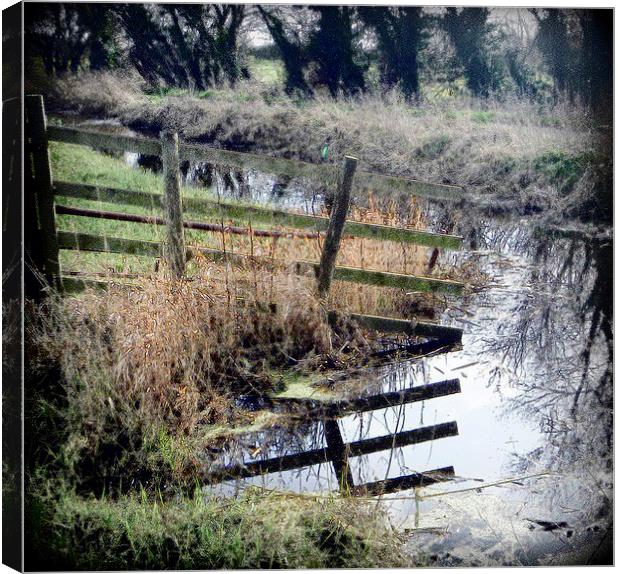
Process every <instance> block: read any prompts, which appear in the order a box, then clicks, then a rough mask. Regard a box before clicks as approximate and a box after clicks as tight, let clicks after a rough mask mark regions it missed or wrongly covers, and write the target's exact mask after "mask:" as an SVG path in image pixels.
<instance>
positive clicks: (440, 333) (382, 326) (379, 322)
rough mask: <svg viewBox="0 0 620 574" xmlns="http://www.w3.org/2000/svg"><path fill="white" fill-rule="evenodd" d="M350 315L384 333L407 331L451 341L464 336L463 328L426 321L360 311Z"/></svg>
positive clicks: (362, 323)
mask: <svg viewBox="0 0 620 574" xmlns="http://www.w3.org/2000/svg"><path fill="white" fill-rule="evenodd" d="M349 317H350V318H351V319H353V320H355V321H357V322H358V323H359V324H360V325H361V326H362V327H364V328H366V329H372V330H374V331H381V332H382V333H405V334H408V335H415V336H420V337H438V338H441V339H443V340H449V341H460V340H461V337H462V336H463V329H458V328H456V327H446V326H445V325H437V324H435V323H426V322H424V321H407V320H406V319H394V318H392V317H380V316H377V315H361V314H358V313H351V314H350V315H349Z"/></svg>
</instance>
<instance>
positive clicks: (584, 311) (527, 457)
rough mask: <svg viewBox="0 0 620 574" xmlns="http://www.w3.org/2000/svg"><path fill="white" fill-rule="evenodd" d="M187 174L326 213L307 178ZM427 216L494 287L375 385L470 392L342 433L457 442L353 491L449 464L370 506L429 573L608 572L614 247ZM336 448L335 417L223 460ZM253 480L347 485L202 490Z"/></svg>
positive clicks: (305, 476)
mask: <svg viewBox="0 0 620 574" xmlns="http://www.w3.org/2000/svg"><path fill="white" fill-rule="evenodd" d="M89 125H90V126H92V123H90V124H89ZM105 125H106V124H105V122H104V124H102V125H98V126H97V129H103V128H104V127H105ZM110 128H111V129H117V128H116V127H115V126H110ZM122 129H124V128H122ZM126 161H127V162H128V163H129V164H130V165H134V166H146V167H149V168H151V169H157V168H158V166H157V164H156V161H155V160H154V158H148V157H146V158H145V157H142V156H138V155H135V154H126ZM183 173H184V178H185V180H186V183H188V184H192V185H206V186H209V187H211V188H212V189H214V190H215V191H216V193H217V195H218V196H219V197H222V198H224V197H234V198H237V199H247V200H250V201H253V202H258V203H266V204H271V205H275V206H278V207H282V208H297V209H302V210H304V211H307V212H314V211H318V209H319V208H320V207H321V205H322V196H321V193H320V190H316V189H312V187H311V186H309V185H308V183H307V182H303V181H296V180H275V179H273V177H270V176H267V175H264V174H259V173H245V174H242V173H239V172H232V171H230V170H222V169H219V168H215V167H213V166H209V165H206V164H195V165H192V164H186V165H184V166H183ZM357 200H358V201H360V202H363V201H364V199H363V198H357ZM421 207H422V208H423V209H424V211H425V216H426V221H427V222H428V230H429V231H437V232H449V233H457V234H459V235H462V236H463V237H464V238H465V242H464V244H463V249H462V250H461V251H458V252H444V253H442V254H441V256H440V259H439V265H440V266H444V267H446V268H447V267H449V266H453V265H462V264H466V263H468V264H471V265H474V266H475V267H476V268H477V269H478V270H480V271H482V272H484V273H485V274H486V275H487V276H488V277H489V284H488V285H487V286H486V287H485V288H484V289H481V290H479V291H478V292H475V293H473V294H470V295H467V296H464V297H460V298H449V299H446V300H445V301H444V304H443V305H442V307H443V308H444V310H443V311H442V313H441V314H440V316H438V317H437V318H438V319H439V322H440V323H441V324H444V325H450V326H455V327H459V328H462V329H463V331H464V334H463V338H462V346H461V347H459V348H458V349H457V350H452V351H451V352H448V353H442V354H436V355H434V356H428V357H424V358H418V359H415V360H409V361H404V362H400V363H398V364H393V365H387V366H383V367H379V368H375V369H372V370H369V371H368V372H367V373H365V375H366V378H368V379H369V380H370V384H369V389H368V392H369V393H370V394H379V393H382V392H388V391H394V390H401V389H407V388H411V387H415V386H419V385H426V384H429V383H434V382H439V381H446V380H449V379H458V380H459V382H460V387H461V392H460V393H456V394H450V395H447V396H440V397H435V398H432V399H430V400H426V401H421V402H413V403H409V404H404V405H403V404H401V405H396V406H393V407H390V408H383V409H378V410H374V411H370V412H363V413H361V412H360V413H353V414H349V415H346V416H342V417H339V418H338V419H337V425H338V429H339V431H340V435H341V437H342V440H343V441H344V443H350V442H354V441H360V440H365V439H370V438H373V437H380V436H394V435H398V434H399V433H401V432H404V431H410V430H413V429H418V428H423V427H428V426H431V425H437V424H441V423H448V422H452V421H454V422H456V424H457V425H458V434H457V435H455V436H448V437H444V438H440V439H436V440H429V441H425V442H420V443H417V444H409V445H408V446H403V447H398V448H388V449H385V450H382V451H380V452H373V453H372V454H365V455H362V456H353V457H351V458H350V459H349V464H350V471H351V476H352V479H353V483H354V484H355V485H360V484H365V483H368V482H373V481H379V480H384V479H387V478H394V477H399V476H403V475H408V474H411V473H425V472H427V471H431V470H434V469H441V468H445V467H453V469H454V477H453V478H452V479H451V480H449V481H447V482H446V481H441V482H438V483H436V484H433V485H430V486H426V487H423V488H418V489H415V490H413V489H409V490H402V491H400V492H396V493H393V494H385V495H383V496H381V497H379V498H374V499H373V501H379V502H378V504H380V505H381V507H382V508H384V509H385V510H386V511H387V513H388V516H389V520H390V523H391V524H392V526H393V528H394V529H395V530H396V531H397V532H399V533H401V534H403V535H404V536H405V537H406V539H407V541H408V542H407V543H408V545H409V547H410V549H411V553H412V556H414V557H419V556H424V559H425V560H426V561H427V562H429V563H430V564H431V565H438V566H455V565H535V564H586V563H609V561H610V559H611V558H610V556H611V555H610V552H611V550H610V549H611V540H612V538H613V536H612V524H613V516H612V512H613V510H612V507H613V502H612V501H613V468H612V449H613V442H612V441H613V428H612V425H613V307H612V285H613V270H612V260H613V258H612V240H611V239H610V238H603V239H600V238H599V239H591V238H587V237H585V236H568V237H564V236H561V235H557V234H552V233H551V232H550V231H549V230H548V229H545V228H544V227H542V228H541V227H540V226H537V225H534V224H533V222H532V220H531V219H517V220H515V219H514V218H512V219H511V218H499V217H493V216H488V215H484V214H482V213H478V212H476V211H474V210H473V208H471V209H470V208H465V207H458V206H451V205H440V204H436V203H431V202H428V203H426V204H423V205H422V206H421ZM429 255H430V252H429ZM343 389H344V392H346V385H344V387H343ZM326 446H328V445H327V442H326V438H325V423H324V421H322V420H306V421H303V422H301V423H299V424H296V425H289V426H286V427H281V428H280V427H278V428H273V429H270V430H267V431H262V432H259V433H255V434H252V435H248V436H244V437H241V438H239V439H237V440H235V441H234V442H231V444H230V445H229V446H228V448H227V449H226V451H225V452H224V453H223V455H222V458H223V462H224V463H225V464H234V463H239V462H244V461H245V462H253V461H255V460H257V459H270V458H274V457H282V456H284V455H289V454H295V453H299V452H303V451H307V450H311V449H317V448H322V447H326ZM250 484H253V485H260V486H263V487H265V488H269V489H276V490H286V491H294V492H307V493H309V492H311V493H319V495H320V494H321V493H326V492H332V491H337V490H338V487H339V481H338V479H337V477H336V475H335V472H334V470H333V467H332V464H331V463H323V464H314V465H309V466H305V467H302V468H298V469H295V470H287V471H283V472H274V473H271V474H267V475H263V476H260V477H258V476H257V477H253V478H248V479H246V480H243V481H230V482H227V483H222V484H217V485H212V486H211V487H206V489H205V490H206V491H207V492H214V493H216V494H219V495H231V494H234V493H236V492H238V491H239V490H240V489H243V488H247V486H248V485H250ZM373 503H374V502H373Z"/></svg>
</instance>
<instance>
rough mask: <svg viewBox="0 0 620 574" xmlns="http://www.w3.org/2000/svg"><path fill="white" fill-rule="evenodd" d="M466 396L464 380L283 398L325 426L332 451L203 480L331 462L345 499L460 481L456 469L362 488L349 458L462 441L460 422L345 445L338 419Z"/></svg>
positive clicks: (222, 471)
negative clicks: (348, 396) (354, 395)
mask: <svg viewBox="0 0 620 574" xmlns="http://www.w3.org/2000/svg"><path fill="white" fill-rule="evenodd" d="M460 392H461V385H460V381H459V380H458V379H451V380H448V381H440V382H437V383H431V384H426V385H420V386H417V387H412V388H409V389H405V390H402V391H394V392H390V393H382V394H380V395H373V396H368V397H361V398H358V399H353V400H343V401H338V402H329V403H325V404H321V402H320V401H313V400H310V399H298V400H297V401H295V400H292V399H283V403H284V404H285V405H286V408H287V409H290V408H296V409H298V415H299V416H303V418H304V419H306V420H321V421H322V423H323V429H324V436H325V441H326V443H327V446H325V447H322V448H317V449H312V450H307V451H304V452H298V453H294V454H288V455H284V456H279V457H275V458H268V459H263V460H253V461H249V462H245V463H242V464H236V465H232V466H226V467H223V468H219V469H212V470H209V471H208V472H207V473H206V474H205V476H204V477H203V478H204V480H205V481H206V482H208V483H210V484H214V483H218V482H223V481H227V480H234V479H244V478H250V477H254V476H260V475H264V474H271V473H276V472H284V471H289V470H296V469H300V468H303V467H307V466H312V465H315V464H322V463H325V462H329V463H331V465H332V467H333V469H334V472H335V474H336V477H337V479H338V488H339V490H340V491H341V492H342V493H343V494H348V495H356V496H360V495H365V496H377V495H380V494H389V493H392V492H397V491H399V490H407V489H410V488H418V487H422V486H427V485H430V484H434V483H436V482H440V481H445V480H450V479H451V478H453V477H454V468H453V467H451V466H450V467H445V468H438V469H434V470H430V471H427V472H415V473H411V474H407V475H404V476H399V477H395V478H389V479H385V480H379V481H375V482H369V483H365V484H359V485H356V484H355V482H354V480H353V476H352V474H351V471H350V469H349V459H350V457H355V456H362V455H365V454H371V453H375V452H380V451H383V450H388V449H394V448H400V447H404V446H408V445H413V444H420V443H424V442H427V441H431V440H438V439H441V438H446V437H451V436H457V435H458V426H457V423H456V421H450V422H447V423H440V424H434V425H429V426H425V427H422V428H417V429H413V430H407V431H400V432H397V433H393V434H389V435H385V436H379V437H374V438H368V439H364V440H359V441H355V442H351V443H345V442H344V441H343V439H342V435H341V433H340V429H339V427H338V423H337V420H336V419H337V417H342V416H346V415H350V414H354V413H363V412H370V411H374V410H377V409H382V408H387V407H397V406H401V405H405V404H409V403H413V402H418V401H426V400H429V399H433V398H437V397H443V396H447V395H452V394H455V393H460ZM273 400H274V399H272V401H273Z"/></svg>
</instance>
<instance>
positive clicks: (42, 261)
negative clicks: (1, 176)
mask: <svg viewBox="0 0 620 574" xmlns="http://www.w3.org/2000/svg"><path fill="white" fill-rule="evenodd" d="M24 111H25V123H26V126H25V128H26V129H25V135H26V141H25V142H24V143H25V156H26V157H25V174H24V176H25V177H24V212H25V213H24V256H25V261H24V263H25V270H24V288H25V295H26V297H30V298H33V299H39V298H40V296H41V293H42V287H43V283H42V281H41V275H42V276H43V277H44V279H45V280H46V281H47V283H48V284H49V285H51V286H53V287H58V288H62V282H61V279H60V264H59V262H58V239H57V237H56V214H55V212H54V195H53V192H52V171H51V169H50V160H49V151H48V147H47V125H46V118H45V107H44V103H43V96H40V95H28V96H26V98H25V110H24Z"/></svg>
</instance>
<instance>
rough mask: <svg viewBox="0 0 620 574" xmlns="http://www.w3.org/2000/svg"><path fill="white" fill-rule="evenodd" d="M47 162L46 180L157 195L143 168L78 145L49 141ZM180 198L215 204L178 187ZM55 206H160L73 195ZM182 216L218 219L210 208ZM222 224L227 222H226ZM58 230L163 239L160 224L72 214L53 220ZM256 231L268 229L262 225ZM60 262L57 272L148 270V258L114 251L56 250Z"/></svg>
mask: <svg viewBox="0 0 620 574" xmlns="http://www.w3.org/2000/svg"><path fill="white" fill-rule="evenodd" d="M50 159H51V165H52V177H53V179H55V180H57V181H67V182H72V183H84V184H87V185H99V186H107V187H114V188H120V189H127V190H132V191H140V192H147V193H162V186H163V183H162V178H161V177H160V176H159V175H157V174H155V173H153V172H150V171H147V170H145V169H143V168H138V169H136V168H133V167H130V166H129V165H127V163H126V162H125V161H124V160H123V159H120V158H116V157H112V156H109V155H105V154H102V153H99V152H96V151H93V150H91V149H90V148H87V147H84V146H78V145H73V144H65V143H58V142H51V143H50ZM181 194H182V196H183V197H191V198H202V199H210V200H215V197H214V196H213V195H212V193H211V191H210V190H209V189H206V188H199V187H188V186H184V187H183V188H182V190H181ZM57 203H59V204H62V205H67V206H71V207H80V208H85V209H95V210H103V211H116V212H122V213H129V214H137V215H160V216H161V215H162V211H161V208H160V207H159V206H155V205H151V204H148V205H146V204H145V205H129V204H123V205H119V204H117V203H109V202H104V201H92V200H88V199H80V198H75V197H62V196H59V197H58V198H57ZM186 213H187V215H188V217H190V218H192V217H193V218H194V219H197V220H203V221H205V220H206V221H212V222H217V221H219V219H218V216H217V209H216V208H215V207H214V208H213V209H210V208H209V207H204V208H200V209H198V208H195V209H192V210H188V211H187V212H186ZM227 221H228V220H227ZM232 221H233V223H234V224H237V225H246V224H247V221H243V220H232ZM56 222H57V226H58V229H59V230H62V231H70V232H75V233H90V234H95V235H103V236H108V237H120V238H124V239H137V240H142V241H156V242H160V241H162V240H163V239H164V236H165V233H166V229H165V226H162V225H155V224H146V223H133V222H126V221H114V220H109V219H96V218H90V217H81V216H75V215H58V216H57V218H56ZM262 227H264V228H265V227H270V226H269V225H268V224H265V225H263V226H262ZM184 235H185V240H186V243H187V244H188V245H200V246H203V247H211V248H215V249H217V248H219V247H220V237H219V235H218V234H217V233H213V232H206V231H200V230H196V229H186V230H185V233H184ZM60 263H61V265H62V268H63V270H74V271H82V272H97V271H106V270H108V271H109V270H114V271H115V272H134V273H142V272H148V271H150V270H152V268H153V259H152V258H150V257H142V256H134V255H121V254H114V253H101V254H98V253H86V252H78V251H66V250H61V252H60ZM191 272H192V264H191V262H190V264H189V266H188V273H190V274H191Z"/></svg>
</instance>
